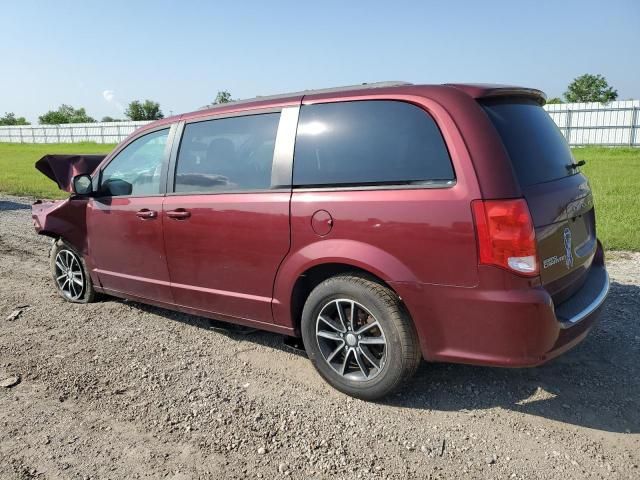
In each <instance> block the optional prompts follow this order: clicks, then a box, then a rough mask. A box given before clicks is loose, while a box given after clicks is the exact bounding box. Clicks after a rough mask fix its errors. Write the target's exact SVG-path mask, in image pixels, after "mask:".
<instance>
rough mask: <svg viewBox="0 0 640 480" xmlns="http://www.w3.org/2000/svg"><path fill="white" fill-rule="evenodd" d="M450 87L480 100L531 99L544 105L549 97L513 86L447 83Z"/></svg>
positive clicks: (532, 89) (541, 92) (540, 91)
mask: <svg viewBox="0 0 640 480" xmlns="http://www.w3.org/2000/svg"><path fill="white" fill-rule="evenodd" d="M446 85H447V86H448V87H453V88H457V89H458V90H462V91H463V92H464V93H466V94H467V95H469V96H470V97H473V98H476V99H480V98H495V97H526V98H530V99H532V100H534V101H536V102H538V103H539V104H540V105H544V104H545V103H546V102H547V96H546V95H545V93H544V92H543V91H542V90H537V89H535V88H526V87H516V86H513V85H492V84H483V83H478V84H460V83H447V84H446Z"/></svg>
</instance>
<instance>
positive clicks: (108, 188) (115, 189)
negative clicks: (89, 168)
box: [100, 178, 133, 197]
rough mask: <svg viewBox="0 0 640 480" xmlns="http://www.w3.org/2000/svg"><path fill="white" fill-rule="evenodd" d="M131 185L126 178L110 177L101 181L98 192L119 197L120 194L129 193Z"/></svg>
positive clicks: (131, 189)
mask: <svg viewBox="0 0 640 480" xmlns="http://www.w3.org/2000/svg"><path fill="white" fill-rule="evenodd" d="M132 191H133V185H131V184H130V183H129V182H127V181H126V180H121V179H119V178H110V179H109V180H106V181H105V182H103V183H102V185H101V187H100V193H101V194H103V195H107V196H111V197H119V196H121V195H131V192H132Z"/></svg>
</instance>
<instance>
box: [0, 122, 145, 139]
mask: <svg viewBox="0 0 640 480" xmlns="http://www.w3.org/2000/svg"><path fill="white" fill-rule="evenodd" d="M147 123H149V122H148V121H139V122H104V123H67V124H64V125H21V126H15V127H6V126H1V127H0V142H17V143H77V142H96V143H118V142H120V141H122V140H124V139H125V138H126V137H127V136H129V134H131V133H132V132H133V131H134V130H136V129H137V128H139V127H141V126H142V125H146V124H147Z"/></svg>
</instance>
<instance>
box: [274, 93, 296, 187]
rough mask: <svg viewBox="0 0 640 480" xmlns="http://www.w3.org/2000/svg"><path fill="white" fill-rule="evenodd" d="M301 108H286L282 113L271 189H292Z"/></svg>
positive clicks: (275, 148)
mask: <svg viewBox="0 0 640 480" xmlns="http://www.w3.org/2000/svg"><path fill="white" fill-rule="evenodd" d="M299 115H300V106H299V105H296V106H294V107H284V108H283V109H282V111H281V113H280V123H279V124H278V133H277V134H276V144H275V147H274V149H273V164H272V166H271V188H273V189H277V188H285V187H286V188H290V187H291V175H292V173H293V151H294V149H295V144H296V131H297V130H298V117H299Z"/></svg>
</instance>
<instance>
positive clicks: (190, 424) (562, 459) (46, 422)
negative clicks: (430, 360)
mask: <svg viewBox="0 0 640 480" xmlns="http://www.w3.org/2000/svg"><path fill="white" fill-rule="evenodd" d="M48 246H49V242H48V240H47V239H46V238H41V237H38V236H36V235H35V233H34V231H33V228H32V226H31V220H30V210H29V200H28V199H19V198H15V197H2V198H0V382H5V384H6V383H15V381H17V380H19V383H18V384H17V385H14V386H12V387H6V386H0V477H1V478H12V479H13V478H17V479H23V478H79V479H82V478H113V479H123V478H163V477H167V478H174V479H186V478H266V479H269V478H277V477H282V478H285V477H289V478H304V479H308V478H394V479H396V478H421V479H423V478H496V479H498V478H500V479H501V478H518V479H519V478H527V479H535V478H540V479H550V478H562V479H563V480H565V479H572V478H576V479H578V478H579V479H582V478H640V468H639V464H640V438H639V433H640V379H639V376H640V366H639V360H640V355H639V353H640V323H639V319H640V254H637V253H624V252H617V253H611V254H609V257H608V259H609V269H610V270H609V271H610V273H611V277H612V288H611V294H610V299H609V301H608V303H607V305H606V307H605V310H604V313H603V316H602V321H601V323H600V324H599V325H598V326H597V327H596V329H595V330H594V331H593V332H592V333H591V335H590V336H589V337H588V339H587V340H586V341H585V342H583V343H582V344H581V345H580V346H578V347H577V348H575V349H574V350H573V351H571V352H569V353H567V354H565V355H564V356H562V357H561V358H559V359H557V360H555V361H554V362H551V363H550V364H548V365H545V366H542V367H539V368H535V369H494V368H481V367H470V366H463V365H447V364H423V365H422V367H421V368H420V370H419V372H418V374H417V375H416V377H415V379H414V380H413V381H412V382H411V383H410V384H408V385H406V387H405V388H404V389H403V390H402V391H401V392H399V393H398V394H397V395H395V396H394V397H392V398H389V399H387V400H385V401H383V402H380V403H366V402H362V401H359V400H354V399H351V398H349V397H346V396H344V395H342V394H340V393H338V392H336V391H334V390H332V389H331V388H330V387H328V386H327V385H326V384H325V383H324V382H323V381H322V380H321V379H320V377H319V376H318V375H317V374H316V373H315V371H314V370H313V368H312V367H311V365H310V364H309V362H308V361H307V360H306V359H305V358H304V356H302V355H300V354H298V353H296V352H292V351H290V350H288V349H287V348H286V347H284V346H283V344H282V338H281V337H280V336H278V335H274V334H270V333H261V332H257V333H251V334H246V332H242V331H240V330H237V329H234V328H232V327H225V325H224V324H218V323H216V322H210V321H209V320H206V319H202V318H198V317H193V316H189V315H183V314H178V313H173V312H169V311H166V310H162V309H158V308H154V307H148V306H144V305H140V304H137V303H133V302H126V301H120V300H115V299H108V300H105V301H102V302H99V303H95V304H91V305H73V304H69V303H65V302H64V301H63V300H62V299H60V298H59V297H58V296H57V295H56V293H55V292H54V289H53V285H52V283H51V280H50V279H49V274H48V267H47V265H48V264H47V250H48ZM16 309H18V310H21V313H20V315H19V316H18V317H17V318H13V319H10V318H11V317H15V316H16V315H15V314H14V315H12V313H14V312H15V310H16ZM220 327H224V328H227V329H226V330H224V329H222V328H220ZM12 377H14V378H13V379H12ZM15 377H17V378H15ZM12 380H13V381H12Z"/></svg>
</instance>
